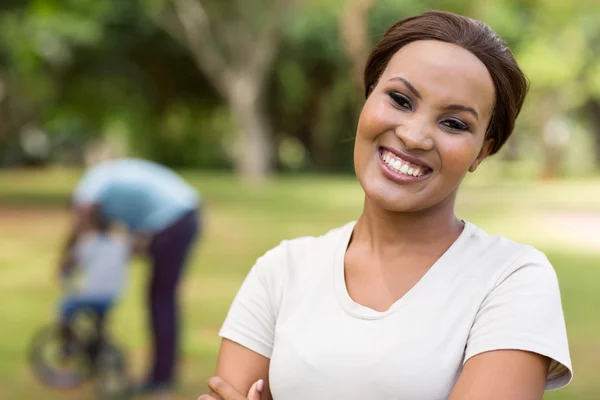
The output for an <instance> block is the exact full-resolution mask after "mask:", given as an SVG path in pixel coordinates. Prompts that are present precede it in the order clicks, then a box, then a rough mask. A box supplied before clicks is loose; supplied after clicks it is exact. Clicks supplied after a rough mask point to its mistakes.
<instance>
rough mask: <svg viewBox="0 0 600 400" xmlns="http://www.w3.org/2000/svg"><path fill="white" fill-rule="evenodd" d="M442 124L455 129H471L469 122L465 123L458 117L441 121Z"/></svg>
mask: <svg viewBox="0 0 600 400" xmlns="http://www.w3.org/2000/svg"><path fill="white" fill-rule="evenodd" d="M441 124H442V125H444V126H445V127H447V128H450V129H452V130H454V131H468V130H469V126H468V125H467V124H465V123H464V122H462V121H460V120H458V119H454V118H452V119H445V120H443V121H442V122H441Z"/></svg>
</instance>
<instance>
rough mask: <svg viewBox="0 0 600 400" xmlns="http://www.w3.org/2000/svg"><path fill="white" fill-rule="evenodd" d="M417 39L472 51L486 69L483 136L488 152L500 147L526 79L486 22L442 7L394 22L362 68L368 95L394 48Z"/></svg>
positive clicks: (525, 88) (521, 99) (510, 127)
mask: <svg viewBox="0 0 600 400" xmlns="http://www.w3.org/2000/svg"><path fill="white" fill-rule="evenodd" d="M417 40H439V41H442V42H447V43H451V44H455V45H457V46H460V47H462V48H464V49H465V50H468V51H470V52H471V53H473V54H474V55H475V56H476V57H477V58H479V60H481V62H483V64H484V65H485V66H486V68H487V69H488V71H489V73H490V75H491V76H492V80H493V82H494V87H495V91H496V100H495V104H494V110H493V112H492V118H491V120H490V124H489V126H488V128H487V131H486V139H493V140H494V143H493V146H492V149H491V151H490V154H494V153H496V152H498V150H500V148H502V146H503V145H504V143H506V140H507V139H508V138H509V136H510V135H511V134H512V132H513V129H514V127H515V120H516V119H517V116H518V115H519V112H520V111H521V107H522V106H523V102H524V101H525V96H526V95H527V91H528V88H529V82H528V80H527V78H526V77H525V75H524V74H523V72H522V71H521V69H520V68H519V66H518V65H517V62H516V60H515V58H514V57H513V55H512V53H511V51H510V49H509V48H508V47H507V45H506V43H505V42H504V41H503V40H502V39H500V37H499V36H498V35H497V34H496V32H494V31H493V30H492V29H491V28H490V27H489V26H487V25H486V24H484V23H483V22H480V21H477V20H474V19H472V18H467V17H463V16H460V15H456V14H453V13H449V12H445V11H429V12H426V13H423V14H421V15H418V16H414V17H409V18H406V19H403V20H401V21H398V22H396V23H395V24H393V25H392V26H391V27H389V28H388V29H387V31H386V32H385V33H384V35H383V37H382V38H381V40H380V41H379V43H377V44H376V45H375V47H374V48H373V50H372V51H371V54H370V55H369V58H368V59H367V64H366V66H365V71H364V84H365V96H366V97H368V96H369V94H370V93H371V90H372V89H373V87H374V86H375V85H376V84H377V81H378V80H379V78H380V77H381V74H382V73H383V71H384V70H385V68H386V67H387V64H388V63H389V61H390V59H391V58H392V56H393V55H394V54H396V52H397V51H398V50H399V49H400V48H402V47H404V46H406V45H407V44H409V43H411V42H415V41H417Z"/></svg>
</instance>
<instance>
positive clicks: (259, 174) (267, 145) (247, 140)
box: [229, 77, 275, 182]
mask: <svg viewBox="0 0 600 400" xmlns="http://www.w3.org/2000/svg"><path fill="white" fill-rule="evenodd" d="M250 79H251V78H249V77H246V78H240V80H241V82H239V84H242V85H244V86H245V87H246V88H247V90H232V92H231V93H230V95H229V104H230V105H231V111H232V114H233V117H234V120H235V123H236V126H237V131H238V132H237V133H238V141H237V148H236V159H235V162H236V167H237V170H238V172H239V174H240V175H241V176H242V178H243V179H245V180H248V181H253V182H257V181H261V180H263V179H264V178H267V177H268V176H269V175H270V174H271V173H272V172H273V160H274V152H275V149H274V143H273V142H274V141H273V138H272V132H271V129H270V124H269V121H268V116H267V112H266V108H265V107H264V106H265V105H264V104H263V102H264V100H263V98H264V97H263V96H262V93H261V92H262V91H261V90H260V89H259V88H253V89H252V84H251V83H250V82H252V80H250ZM238 87H239V86H238ZM259 93H260V94H259Z"/></svg>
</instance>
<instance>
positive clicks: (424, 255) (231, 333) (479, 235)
mask: <svg viewBox="0 0 600 400" xmlns="http://www.w3.org/2000/svg"><path fill="white" fill-rule="evenodd" d="M364 76H365V91H366V101H365V103H364V106H363V109H362V112H361V115H360V118H359V121H358V126H357V134H356V142H355V152H354V165H355V170H356V175H357V177H358V180H359V182H360V184H361V186H362V188H363V190H364V194H365V199H364V209H363V212H362V214H361V215H360V217H359V218H358V220H357V221H355V222H354V221H353V222H349V223H348V224H346V225H345V226H343V227H339V228H336V229H333V230H331V231H329V232H327V233H324V234H323V235H322V236H319V237H304V238H298V239H293V240H286V241H283V242H282V243H281V244H280V245H279V246H277V247H276V248H274V249H272V250H270V251H268V252H267V253H266V254H265V255H264V256H262V257H261V258H259V259H258V261H257V262H256V264H255V265H254V267H253V268H252V269H251V270H250V272H249V274H248V276H247V278H246V280H245V282H244V284H243V285H242V287H241V289H240V291H239V293H238V295H237V297H236V299H235V300H234V302H233V304H232V306H231V309H230V311H229V314H228V316H227V318H226V320H225V322H224V324H223V327H222V329H221V332H220V335H221V336H222V337H223V342H222V345H221V349H220V352H219V359H218V364H217V370H216V375H217V376H218V377H217V378H213V379H211V381H210V382H209V386H210V387H211V389H212V390H213V392H211V394H208V395H204V396H201V399H219V398H222V399H225V400H227V399H259V398H262V399H271V398H274V399H277V400H301V399H344V400H353V399H357V400H358V399H365V398H369V399H382V400H383V399H385V400H388V399H403V400H412V399H414V400H429V399H431V400H434V399H435V400H437V399H448V398H449V399H451V400H463V399H469V400H470V399H498V400H500V399H506V400H509V399H510V400H533V399H541V398H542V396H543V393H544V390H545V389H546V390H551V389H557V388H560V387H563V386H565V385H566V384H567V383H569V381H570V380H571V378H572V370H571V361H570V356H569V348H568V342H567V335H566V328H565V321H564V317H563V311H562V305H561V297H560V290H559V286H558V282H557V278H556V274H555V272H554V269H553V267H552V265H551V264H550V263H549V262H548V259H547V258H546V257H545V255H544V254H543V253H541V252H539V251H538V250H536V249H534V248H533V247H531V246H528V245H525V244H519V243H515V242H513V241H510V240H508V239H506V238H503V237H495V236H489V235H488V234H486V233H485V232H484V231H483V230H482V229H480V228H478V227H476V226H474V225H473V224H471V223H469V222H468V221H465V220H463V219H460V218H458V217H457V216H456V214H455V211H454V204H455V199H456V193H457V189H458V187H459V185H460V183H461V181H462V180H463V178H464V177H465V175H466V174H467V173H468V172H475V171H476V169H477V167H478V166H479V164H480V163H481V162H482V161H483V160H484V159H485V158H486V157H487V156H489V155H491V154H494V153H496V152H497V151H498V150H500V148H501V147H502V145H503V144H504V143H505V142H506V140H507V139H508V137H509V136H510V135H511V134H512V131H513V128H514V125H515V119H516V118H517V116H518V114H519V112H520V109H521V106H522V105H523V101H524V99H525V95H526V92H527V80H526V78H525V76H524V75H523V73H522V72H521V71H520V69H519V67H518V65H517V63H516V61H515V60H514V58H513V56H512V54H511V52H510V50H509V49H508V48H507V47H506V45H505V44H504V43H503V42H502V41H501V40H500V39H499V38H498V36H497V35H496V34H495V33H494V32H493V31H492V30H491V29H490V28H489V27H487V26H486V25H485V24H483V23H481V22H478V21H475V20H473V19H469V18H465V17H461V16H458V15H455V14H451V13H446V12H428V13H425V14H422V15H419V16H416V17H411V18H408V19H404V20H402V21H399V22H397V23H396V24H394V25H393V26H392V27H390V28H389V30H388V31H387V32H386V33H385V34H384V35H383V37H382V39H381V41H380V42H379V43H378V44H377V45H376V46H375V48H374V49H373V51H372V53H371V56H370V57H369V60H368V62H367V65H366V68H365V75H364ZM258 382H260V384H259V383H258Z"/></svg>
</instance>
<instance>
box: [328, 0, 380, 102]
mask: <svg viewBox="0 0 600 400" xmlns="http://www.w3.org/2000/svg"><path fill="white" fill-rule="evenodd" d="M376 3H377V0H350V1H347V2H346V7H345V8H344V10H343V12H342V13H341V14H340V19H339V22H338V24H339V30H340V36H341V39H342V43H343V44H344V49H345V50H346V54H347V55H348V57H349V58H350V62H351V64H352V80H353V81H354V84H355V86H356V87H357V88H358V89H359V90H361V91H362V90H363V68H364V64H365V62H366V60H367V57H368V56H369V51H370V48H371V43H370V42H369V12H370V11H371V9H372V8H373V7H374V6H375V4H376Z"/></svg>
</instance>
